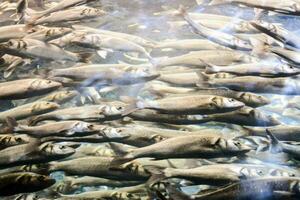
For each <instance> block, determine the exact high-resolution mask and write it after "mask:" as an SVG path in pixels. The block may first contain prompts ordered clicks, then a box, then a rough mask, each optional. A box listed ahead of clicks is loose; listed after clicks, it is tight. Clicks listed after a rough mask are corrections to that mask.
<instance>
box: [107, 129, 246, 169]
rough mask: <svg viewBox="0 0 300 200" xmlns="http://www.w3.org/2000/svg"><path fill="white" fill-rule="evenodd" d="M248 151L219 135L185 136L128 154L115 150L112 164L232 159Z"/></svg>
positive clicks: (133, 150) (237, 143)
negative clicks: (140, 161) (151, 160)
mask: <svg viewBox="0 0 300 200" xmlns="http://www.w3.org/2000/svg"><path fill="white" fill-rule="evenodd" d="M111 145H112V148H113V149H114V148H115V149H116V148H117V147H116V146H113V144H111ZM250 150H251V149H250V148H249V147H248V146H246V145H243V144H241V143H239V142H236V141H234V140H233V139H225V138H223V137H221V136H219V135H214V134H199V135H186V136H178V137H174V138H168V139H166V140H163V141H161V142H158V143H155V144H152V145H149V146H146V147H141V148H137V149H130V150H128V152H122V150H117V149H116V152H119V155H120V157H116V158H115V159H114V161H113V163H114V165H118V164H120V163H122V162H123V163H124V162H128V161H131V160H134V159H136V158H144V157H150V158H154V159H168V158H216V157H232V156H236V155H243V154H245V153H246V152H248V151H250Z"/></svg>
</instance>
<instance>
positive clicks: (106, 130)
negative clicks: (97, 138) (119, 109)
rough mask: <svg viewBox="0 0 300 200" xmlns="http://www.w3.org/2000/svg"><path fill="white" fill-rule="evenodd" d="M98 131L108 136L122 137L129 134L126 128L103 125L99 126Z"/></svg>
mask: <svg viewBox="0 0 300 200" xmlns="http://www.w3.org/2000/svg"><path fill="white" fill-rule="evenodd" d="M100 132H101V133H102V134H103V135H105V136H106V137H108V138H124V137H128V136H129V133H128V130H127V129H126V128H114V127H109V126H105V127H103V128H101V130H100Z"/></svg>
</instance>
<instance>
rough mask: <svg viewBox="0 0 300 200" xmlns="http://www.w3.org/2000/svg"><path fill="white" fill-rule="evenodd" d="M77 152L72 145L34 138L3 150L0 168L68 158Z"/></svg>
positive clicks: (0, 157)
mask: <svg viewBox="0 0 300 200" xmlns="http://www.w3.org/2000/svg"><path fill="white" fill-rule="evenodd" d="M74 153H75V150H74V149H73V148H71V147H68V146H64V145H58V144H52V143H50V142H48V143H43V144H39V142H38V140H33V141H32V142H30V143H28V144H23V145H17V146H12V147H9V148H6V149H4V150H1V156H0V168H7V167H13V166H16V165H25V164H34V163H42V162H49V161H51V160H58V159H62V158H66V157H68V156H70V155H72V154H74Z"/></svg>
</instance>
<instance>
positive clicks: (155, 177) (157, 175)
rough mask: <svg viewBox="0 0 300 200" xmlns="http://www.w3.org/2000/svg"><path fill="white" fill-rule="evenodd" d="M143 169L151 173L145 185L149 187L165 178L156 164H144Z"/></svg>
mask: <svg viewBox="0 0 300 200" xmlns="http://www.w3.org/2000/svg"><path fill="white" fill-rule="evenodd" d="M144 168H145V170H146V171H147V172H149V173H150V174H151V177H150V179H149V180H148V181H147V183H146V185H148V186H149V187H150V188H151V187H152V186H153V185H155V184H157V183H159V182H161V181H162V180H164V179H166V178H167V177H166V176H165V173H164V171H163V169H162V168H160V167H157V166H144Z"/></svg>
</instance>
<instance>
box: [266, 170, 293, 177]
mask: <svg viewBox="0 0 300 200" xmlns="http://www.w3.org/2000/svg"><path fill="white" fill-rule="evenodd" d="M268 175H270V176H280V177H295V176H296V174H295V173H294V172H292V171H291V172H290V171H287V170H280V169H270V170H269V172H268Z"/></svg>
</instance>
